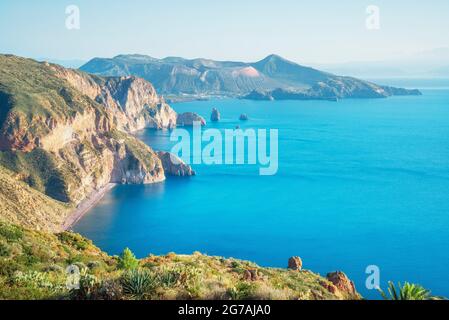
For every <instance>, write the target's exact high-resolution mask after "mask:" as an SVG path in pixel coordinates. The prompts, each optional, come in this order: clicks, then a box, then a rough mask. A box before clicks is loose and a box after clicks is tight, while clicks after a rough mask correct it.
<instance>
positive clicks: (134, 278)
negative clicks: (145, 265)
mask: <svg viewBox="0 0 449 320" xmlns="http://www.w3.org/2000/svg"><path fill="white" fill-rule="evenodd" d="M155 281H156V277H155V275H154V274H153V273H152V272H150V271H149V270H145V269H135V270H130V271H126V272H125V273H124V274H123V275H122V278H121V284H122V287H123V292H124V293H125V294H130V295H132V296H134V297H136V298H141V297H143V296H144V295H146V294H149V293H150V292H151V290H152V289H153V288H154V285H155Z"/></svg>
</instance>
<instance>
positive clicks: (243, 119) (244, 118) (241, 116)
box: [239, 113, 248, 121]
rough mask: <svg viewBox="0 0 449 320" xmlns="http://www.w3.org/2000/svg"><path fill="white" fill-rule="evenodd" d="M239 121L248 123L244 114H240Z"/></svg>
mask: <svg viewBox="0 0 449 320" xmlns="http://www.w3.org/2000/svg"><path fill="white" fill-rule="evenodd" d="M239 120H240V121H248V115H247V114H246V113H242V114H241V115H240V118H239Z"/></svg>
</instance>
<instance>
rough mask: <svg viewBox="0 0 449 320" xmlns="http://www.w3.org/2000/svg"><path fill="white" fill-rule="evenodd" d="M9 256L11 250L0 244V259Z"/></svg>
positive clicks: (2, 243)
mask: <svg viewBox="0 0 449 320" xmlns="http://www.w3.org/2000/svg"><path fill="white" fill-rule="evenodd" d="M10 255H11V248H10V247H9V246H8V245H7V244H6V243H4V242H0V257H4V258H7V257H9V256H10Z"/></svg>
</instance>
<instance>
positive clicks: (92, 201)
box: [62, 183, 117, 231]
mask: <svg viewBox="0 0 449 320" xmlns="http://www.w3.org/2000/svg"><path fill="white" fill-rule="evenodd" d="M115 186H117V184H116V183H108V184H107V185H105V186H104V187H102V188H100V189H98V190H95V191H93V192H91V193H90V194H89V196H87V198H86V199H84V200H83V201H81V203H80V204H79V205H78V206H77V207H76V208H75V209H74V210H73V211H72V212H71V213H70V214H69V215H68V217H67V218H66V219H65V221H64V223H63V225H62V231H68V230H70V229H71V228H72V227H73V226H74V225H75V224H76V223H77V222H78V221H79V220H80V219H81V218H82V217H83V216H84V215H85V214H86V213H87V212H89V210H90V209H92V208H93V207H94V206H95V205H96V204H97V203H98V202H99V201H100V200H101V199H103V197H104V196H105V195H106V193H108V192H109V191H110V190H112V189H113V188H114V187H115Z"/></svg>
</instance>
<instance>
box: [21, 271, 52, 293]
mask: <svg viewBox="0 0 449 320" xmlns="http://www.w3.org/2000/svg"><path fill="white" fill-rule="evenodd" d="M12 281H13V283H14V284H15V285H19V286H22V287H29V288H47V289H52V288H54V285H53V283H51V282H50V281H49V279H48V276H47V274H46V273H42V272H37V271H28V272H21V271H17V272H16V273H15V274H14V276H13V278H12Z"/></svg>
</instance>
